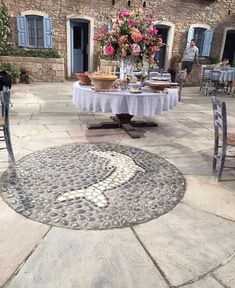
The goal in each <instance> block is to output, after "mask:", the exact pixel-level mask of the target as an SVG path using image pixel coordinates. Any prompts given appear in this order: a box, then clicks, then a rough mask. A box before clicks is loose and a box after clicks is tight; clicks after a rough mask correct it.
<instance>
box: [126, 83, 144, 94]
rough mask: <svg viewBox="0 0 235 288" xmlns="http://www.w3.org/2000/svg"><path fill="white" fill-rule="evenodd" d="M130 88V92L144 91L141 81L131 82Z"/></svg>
mask: <svg viewBox="0 0 235 288" xmlns="http://www.w3.org/2000/svg"><path fill="white" fill-rule="evenodd" d="M128 88H129V91H130V93H142V90H141V83H140V82H136V83H129V85H128Z"/></svg>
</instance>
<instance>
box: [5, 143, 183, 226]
mask: <svg viewBox="0 0 235 288" xmlns="http://www.w3.org/2000/svg"><path fill="white" fill-rule="evenodd" d="M1 180H2V181H1V188H0V191H1V194H2V196H3V198H4V199H5V201H6V202H7V203H8V204H9V205H10V206H11V207H12V208H13V209H14V210H16V211H17V212H18V213H20V214H22V215H24V216H26V217H28V218H30V219H33V220H35V221H39V222H42V223H46V224H50V225H55V226H61V227H67V228H71V229H109V228H116V227H123V226H130V225H134V224H138V223H142V222H146V221H149V220H151V219H153V218H157V217H159V216H160V215H162V214H165V213H166V212H168V211H169V210H171V209H172V208H173V207H175V205H176V204H177V203H178V202H179V201H180V199H181V198H182V197H183V195H184V191H185V181H184V178H183V176H182V174H181V173H180V171H179V170H178V169H177V168H176V167H175V166H173V165H172V164H170V163H169V162H167V161H166V160H165V159H163V158H161V157H159V156H157V155H156V154H153V153H149V152H146V151H144V150H141V149H136V148H133V147H128V146H120V145H112V144H104V143H100V144H95V143H75V144H69V145H63V146H58V147H53V148H48V149H44V150H41V151H37V152H35V153H33V154H31V155H28V156H26V157H24V158H22V159H21V160H20V161H18V162H16V164H14V165H13V166H11V167H10V168H9V169H8V170H7V171H6V172H5V173H4V174H3V176H2V179H1Z"/></svg>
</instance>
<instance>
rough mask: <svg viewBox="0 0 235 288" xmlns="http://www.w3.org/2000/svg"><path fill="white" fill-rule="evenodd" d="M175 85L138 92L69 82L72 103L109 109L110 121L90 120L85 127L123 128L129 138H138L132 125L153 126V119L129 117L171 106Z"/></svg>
mask: <svg viewBox="0 0 235 288" xmlns="http://www.w3.org/2000/svg"><path fill="white" fill-rule="evenodd" d="M178 97H179V95H178V89H177V88H168V89H167V90H166V91H164V92H159V93H156V92H155V91H151V89H150V88H148V87H143V88H142V93H136V94H135V93H131V92H130V91H129V90H120V89H116V90H111V91H104V92H102V91H99V92H97V91H95V90H94V88H93V87H92V86H83V85H80V84H79V82H75V83H74V84H73V104H74V105H75V106H76V107H77V108H80V109H84V110H87V111H90V112H104V113H112V114H115V115H116V116H111V117H110V118H111V119H112V121H113V122H111V123H109V122H102V123H99V124H90V125H89V126H88V129H101V128H117V127H119V128H123V129H124V130H125V131H126V132H127V133H128V134H129V135H130V136H131V137H132V138H139V137H140V133H138V131H137V130H135V128H134V127H152V126H157V123H155V122H145V121H132V117H133V116H146V117H149V116H154V115H156V114H161V113H163V111H168V110H170V109H172V108H174V107H175V106H176V105H177V103H178Z"/></svg>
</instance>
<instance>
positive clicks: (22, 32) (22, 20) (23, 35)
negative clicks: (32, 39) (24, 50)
mask: <svg viewBox="0 0 235 288" xmlns="http://www.w3.org/2000/svg"><path fill="white" fill-rule="evenodd" d="M16 21H17V31H18V45H19V46H21V47H27V46H28V31H27V30H28V29H27V21H26V17H25V16H17V17H16Z"/></svg>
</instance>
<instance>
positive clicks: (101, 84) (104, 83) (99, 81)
mask: <svg viewBox="0 0 235 288" xmlns="http://www.w3.org/2000/svg"><path fill="white" fill-rule="evenodd" d="M90 79H91V81H92V83H93V84H94V87H95V90H109V89H112V87H113V84H114V82H115V80H116V79H117V76H115V75H99V74H92V75H90Z"/></svg>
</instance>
